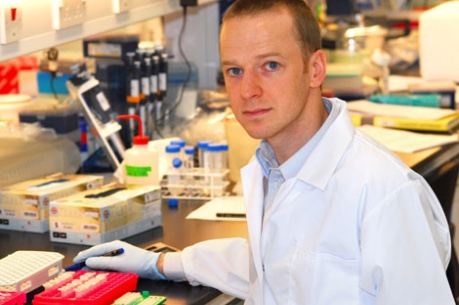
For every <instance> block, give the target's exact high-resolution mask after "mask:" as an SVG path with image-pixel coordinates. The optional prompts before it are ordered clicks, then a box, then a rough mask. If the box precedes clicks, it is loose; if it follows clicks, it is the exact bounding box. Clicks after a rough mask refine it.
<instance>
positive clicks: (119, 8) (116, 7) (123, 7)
mask: <svg viewBox="0 0 459 305" xmlns="http://www.w3.org/2000/svg"><path fill="white" fill-rule="evenodd" d="M112 2H113V4H112V7H113V13H115V14H119V13H123V12H127V11H129V10H131V9H133V7H134V6H133V4H132V3H133V1H132V0H112Z"/></svg>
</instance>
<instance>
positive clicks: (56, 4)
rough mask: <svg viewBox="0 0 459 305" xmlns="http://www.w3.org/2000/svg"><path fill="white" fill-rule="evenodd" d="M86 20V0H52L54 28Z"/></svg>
mask: <svg viewBox="0 0 459 305" xmlns="http://www.w3.org/2000/svg"><path fill="white" fill-rule="evenodd" d="M85 20H86V0H53V27H54V29H55V30H59V29H63V28H68V27H72V26H75V25H79V24H82V23H83V22H84V21H85Z"/></svg>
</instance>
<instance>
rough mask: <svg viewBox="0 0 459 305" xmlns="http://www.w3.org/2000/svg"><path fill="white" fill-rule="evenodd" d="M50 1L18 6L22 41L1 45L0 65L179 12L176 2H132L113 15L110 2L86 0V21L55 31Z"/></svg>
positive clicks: (201, 1) (205, 0)
mask: <svg viewBox="0 0 459 305" xmlns="http://www.w3.org/2000/svg"><path fill="white" fill-rule="evenodd" d="M53 1H54V0H40V1H36V0H23V1H22V2H21V9H22V13H21V14H22V33H21V35H22V37H23V38H21V39H19V40H18V41H15V42H11V43H8V44H2V45H0V62H2V61H5V60H8V59H12V58H15V57H18V56H21V55H27V54H30V53H34V52H37V51H41V50H44V49H47V48H50V47H53V46H58V45H61V44H64V43H68V42H71V41H75V40H78V39H83V38H85V37H88V36H92V35H96V34H100V33H103V32H107V31H110V30H114V29H117V28H121V27H125V26H128V25H131V24H135V23H139V22H142V21H146V20H149V19H152V18H156V17H160V16H165V15H167V14H170V13H173V12H179V11H181V10H182V7H181V6H180V1H179V0H131V1H132V2H133V3H134V4H135V7H133V8H132V9H130V10H129V11H125V12H122V13H118V14H115V13H114V12H113V9H112V0H85V5H86V21H84V22H83V23H82V24H80V25H76V26H72V27H68V28H63V29H60V30H55V29H54V28H53V23H52V19H53V18H52V5H53ZM213 2H215V0H199V2H198V4H199V6H201V5H205V4H208V3H213Z"/></svg>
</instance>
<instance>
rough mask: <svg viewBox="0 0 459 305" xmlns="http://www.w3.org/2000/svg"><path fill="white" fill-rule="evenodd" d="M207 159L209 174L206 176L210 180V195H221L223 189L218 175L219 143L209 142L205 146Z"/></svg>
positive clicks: (220, 155) (219, 161)
mask: <svg viewBox="0 0 459 305" xmlns="http://www.w3.org/2000/svg"><path fill="white" fill-rule="evenodd" d="M207 160H208V162H209V166H208V168H209V173H210V174H209V175H208V177H206V178H209V179H208V180H210V186H211V187H210V189H211V195H215V196H221V195H222V194H223V190H222V179H221V178H220V176H219V175H220V174H221V172H222V167H221V166H222V149H221V145H220V144H209V146H208V147H207ZM212 197H213V196H212Z"/></svg>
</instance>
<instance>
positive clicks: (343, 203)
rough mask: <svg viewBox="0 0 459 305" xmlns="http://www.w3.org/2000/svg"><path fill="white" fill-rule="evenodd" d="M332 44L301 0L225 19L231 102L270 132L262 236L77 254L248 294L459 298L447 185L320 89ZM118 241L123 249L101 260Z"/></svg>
mask: <svg viewBox="0 0 459 305" xmlns="http://www.w3.org/2000/svg"><path fill="white" fill-rule="evenodd" d="M320 44H321V40H320V34H319V27H318V25H317V22H316V20H315V19H314V16H313V14H312V12H311V10H310V9H309V8H308V7H307V6H306V5H305V3H304V2H303V1H302V0H239V1H236V2H235V4H233V5H232V6H231V7H230V8H229V10H228V11H227V13H226V15H225V17H224V20H223V24H222V29H221V33H220V53H221V62H222V70H223V73H224V77H225V85H226V88H227V92H228V95H229V99H230V102H231V106H232V110H233V112H234V114H235V116H236V118H237V119H238V121H239V122H240V123H241V124H242V126H243V127H244V128H245V130H246V131H247V132H248V133H249V134H250V135H251V136H252V137H254V138H257V139H263V140H262V142H261V144H260V146H259V148H258V149H257V151H256V154H255V157H254V158H253V160H252V161H251V162H250V163H249V164H248V165H247V166H246V167H244V168H243V169H242V171H241V177H242V184H243V190H244V197H245V202H246V209H247V223H248V229H249V240H250V243H248V242H247V241H246V240H245V239H242V238H231V239H220V240H210V241H205V242H202V243H199V244H196V245H193V246H191V247H188V248H185V249H184V250H183V251H182V252H181V253H168V254H161V255H160V256H158V254H156V253H151V252H148V251H145V250H142V249H139V248H136V247H134V246H131V245H128V244H126V243H123V242H120V241H115V242H111V243H107V244H102V245H98V246H95V247H92V248H90V249H89V250H86V251H83V252H82V253H80V254H79V255H78V256H77V257H76V258H75V261H77V262H78V261H82V260H84V259H86V258H89V259H87V260H86V264H87V266H89V267H91V268H95V269H112V270H120V271H134V272H137V273H138V274H139V275H140V276H143V277H148V278H153V279H166V278H167V279H171V280H177V281H183V280H186V281H189V282H190V283H191V284H193V285H198V284H202V285H208V286H213V287H215V288H217V289H220V290H222V291H224V292H226V293H229V294H232V295H235V296H237V297H239V298H243V299H245V300H246V304H257V305H260V304H264V305H268V304H311V305H322V304H323V305H331V304H333V305H336V304H365V305H366V304H368V305H369V304H379V305H381V304H384V305H394V304H403V305H407V304H416V305H419V304H431V305H433V304H435V305H440V304H442V305H444V304H454V300H453V297H452V294H451V290H450V288H449V285H448V282H447V279H446V275H445V269H446V267H447V265H448V262H449V259H450V250H451V244H450V236H449V230H448V224H447V221H446V219H445V215H444V213H443V211H442V208H441V206H440V204H439V202H438V200H437V198H436V197H435V194H434V193H433V192H432V190H431V189H430V187H429V186H428V184H427V183H426V182H425V181H424V179H423V178H422V177H421V176H419V175H418V174H416V173H414V172H413V171H412V170H410V169H409V168H408V167H407V166H405V164H404V163H403V162H402V161H400V160H399V159H398V158H397V157H395V156H394V155H393V154H392V153H391V152H390V151H388V150H387V149H386V148H384V147H382V146H381V145H379V144H378V143H376V142H375V141H373V140H372V139H370V138H369V137H367V136H365V135H364V134H362V133H361V132H359V131H356V130H355V128H354V127H353V125H352V122H351V120H350V118H349V115H348V113H347V110H346V104H345V103H344V102H343V101H341V100H338V99H325V98H322V96H321V90H320V86H321V84H322V82H323V80H324V77H325V71H326V59H325V54H324V52H323V51H322V50H321V49H320ZM119 247H123V248H125V253H124V254H122V255H119V256H116V257H110V258H107V257H95V256H98V255H101V254H103V253H105V252H108V251H111V250H113V249H115V248H119Z"/></svg>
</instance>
